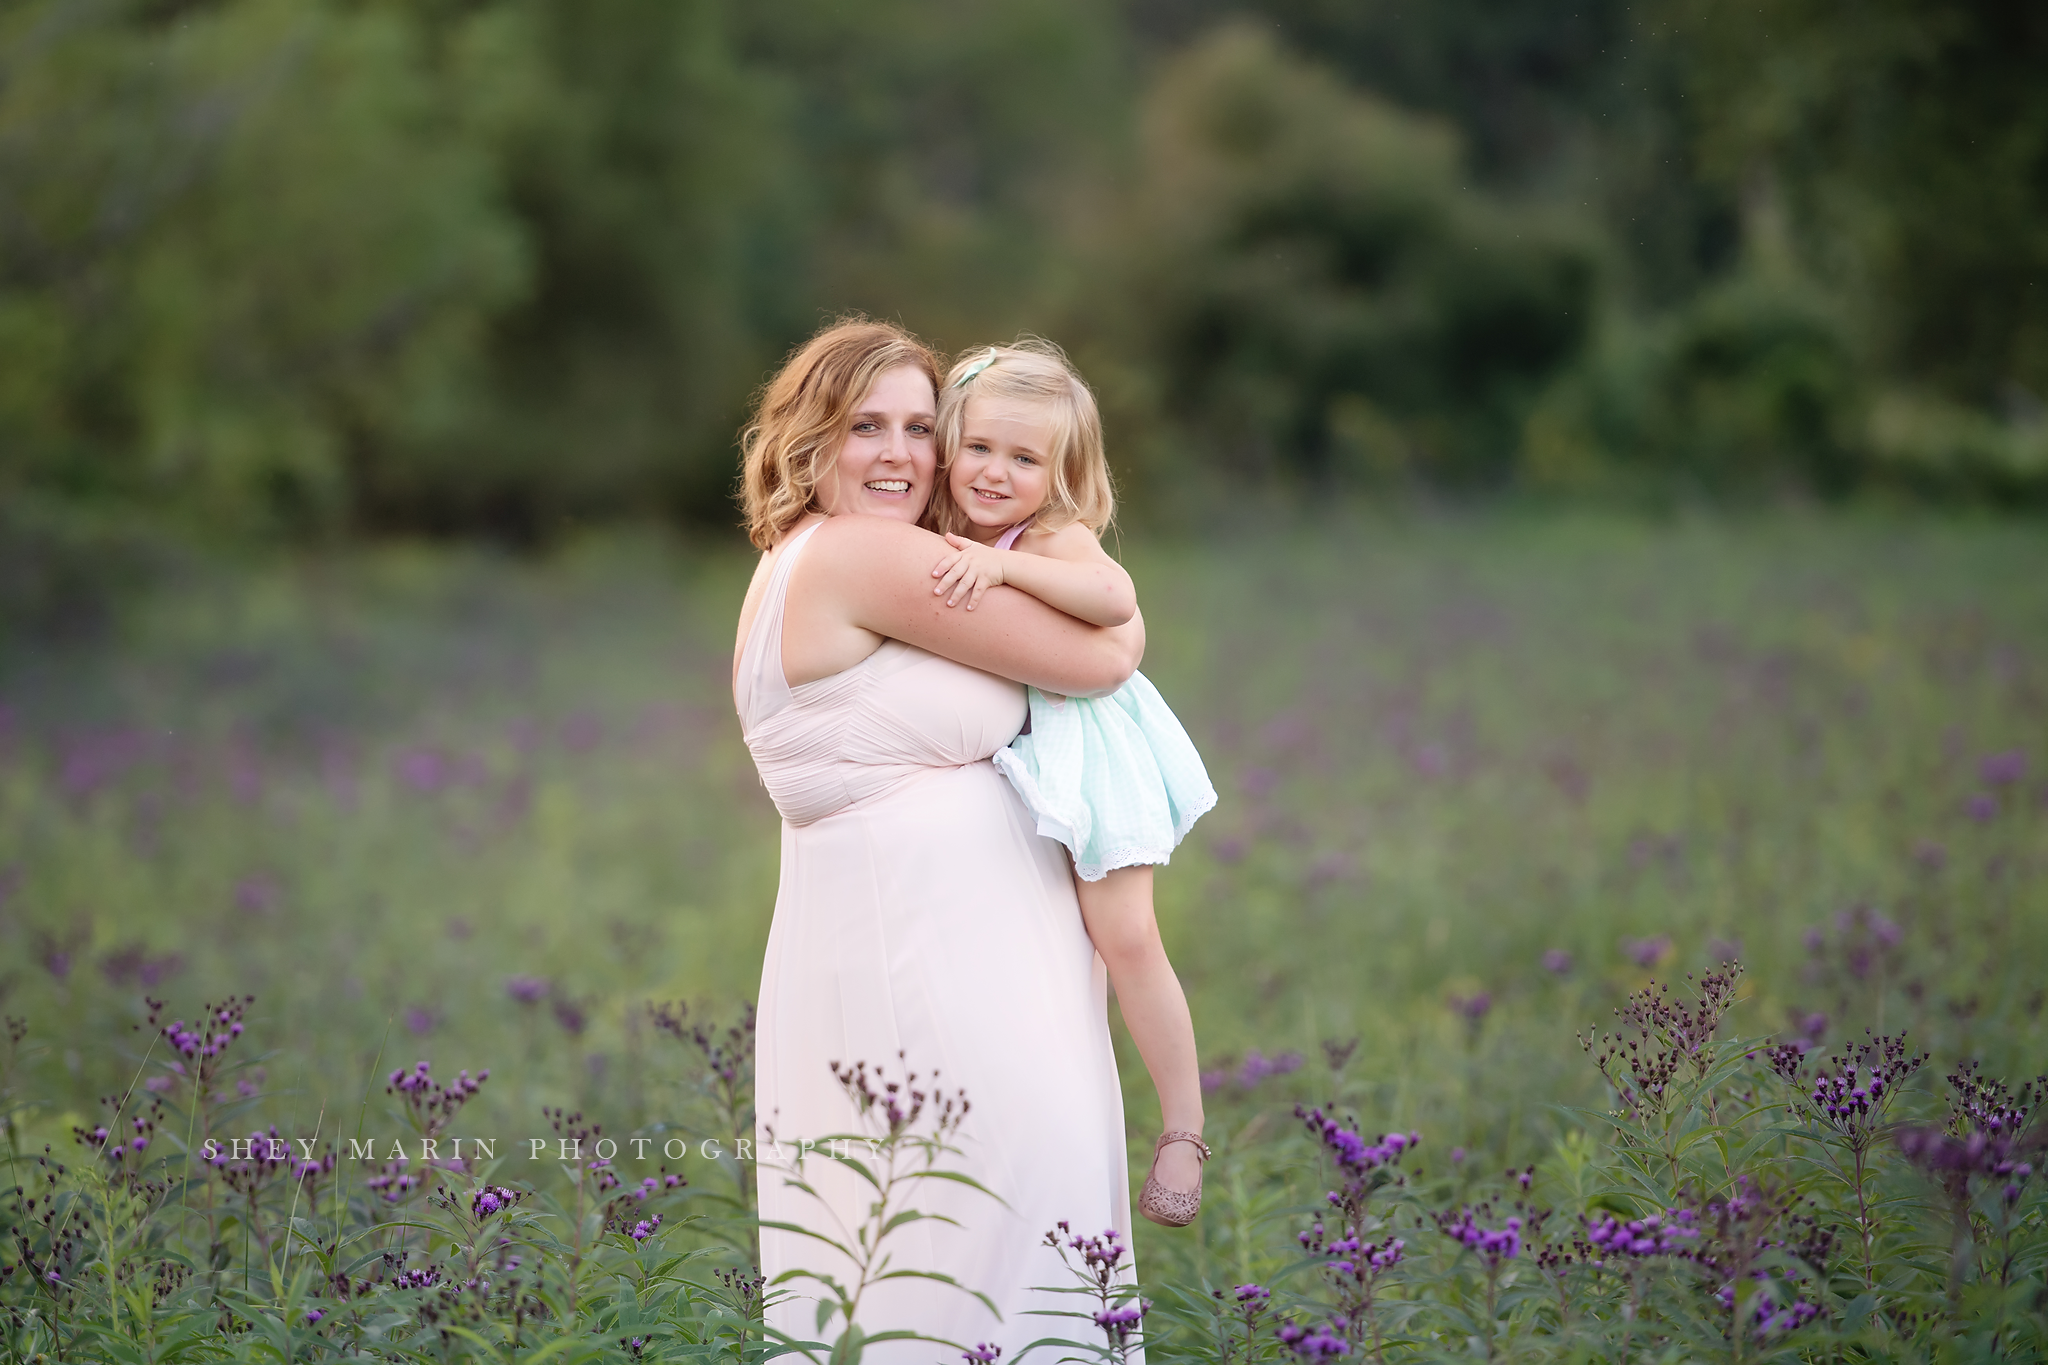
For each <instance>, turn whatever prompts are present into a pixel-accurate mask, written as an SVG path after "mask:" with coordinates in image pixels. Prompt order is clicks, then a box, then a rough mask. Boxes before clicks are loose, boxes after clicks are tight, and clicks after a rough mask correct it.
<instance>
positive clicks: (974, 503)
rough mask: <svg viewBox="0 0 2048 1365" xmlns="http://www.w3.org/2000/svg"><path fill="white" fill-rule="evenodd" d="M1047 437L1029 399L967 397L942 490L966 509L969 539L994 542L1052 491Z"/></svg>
mask: <svg viewBox="0 0 2048 1365" xmlns="http://www.w3.org/2000/svg"><path fill="white" fill-rule="evenodd" d="M1052 437H1053V433H1052V431H1051V430H1050V429H1049V428H1048V426H1047V424H1046V421H1045V416H1044V413H1043V412H1042V411H1040V410H1039V409H1036V408H1034V407H1032V406H1030V405H1028V404H1023V403H1013V402H1005V401H1003V400H1000V399H996V400H984V399H981V398H970V399H968V400H967V411H966V413H965V415H964V418H963V420H962V423H961V432H960V447H959V451H958V453H957V454H956V455H955V456H954V457H953V467H952V469H950V470H949V471H948V474H947V485H948V487H947V491H948V492H950V493H951V494H952V497H953V501H954V503H955V504H956V505H957V506H958V507H959V508H960V510H961V511H962V512H964V513H966V515H967V520H968V521H969V522H970V523H971V525H972V530H971V531H970V532H969V534H970V536H971V537H972V538H973V539H975V540H978V541H980V542H981V543H982V544H984V545H990V544H994V543H995V541H996V540H997V539H998V538H1000V537H1001V535H1002V533H1003V532H1004V531H1006V530H1008V529H1009V528H1010V527H1012V526H1015V525H1016V524H1017V523H1018V522H1020V521H1024V520H1027V519H1029V518H1030V517H1033V516H1036V515H1037V514H1038V511H1039V509H1041V508H1043V507H1044V506H1045V501H1046V497H1047V495H1048V494H1049V493H1050V492H1051V471H1050V469H1049V467H1048V465H1047V455H1046V451H1048V450H1049V449H1051V446H1052Z"/></svg>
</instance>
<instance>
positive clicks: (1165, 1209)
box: [1138, 1133, 1209, 1228]
mask: <svg viewBox="0 0 2048 1365" xmlns="http://www.w3.org/2000/svg"><path fill="white" fill-rule="evenodd" d="M1169 1142H1192V1143H1194V1144H1195V1150H1196V1151H1198V1152H1200V1153H1201V1154H1202V1160H1203V1161H1207V1160H1208V1159H1209V1144H1208V1143H1206V1142H1204V1141H1202V1138H1201V1135H1200V1134H1198V1133H1161V1134H1160V1135H1159V1141H1158V1142H1157V1143H1155V1144H1154V1145H1153V1148H1152V1169H1151V1170H1148V1171H1147V1172H1145V1191H1144V1193H1142V1194H1140V1195H1139V1196H1138V1212H1139V1213H1142V1214H1144V1215H1145V1216H1146V1217H1147V1218H1149V1219H1151V1220H1152V1221H1153V1222H1155V1223H1157V1224H1159V1225H1160V1226H1161V1227H1168V1228H1184V1227H1186V1226H1187V1225H1188V1224H1190V1223H1192V1222H1194V1221H1195V1215H1196V1214H1198V1213H1200V1212H1201V1211H1202V1182H1201V1177H1199V1176H1197V1177H1196V1178H1195V1187H1194V1188H1193V1189H1192V1190H1169V1189H1167V1188H1166V1186H1164V1185H1162V1184H1160V1183H1159V1178H1158V1176H1156V1175H1155V1174H1153V1172H1155V1171H1157V1170H1158V1169H1159V1154H1160V1153H1161V1152H1163V1151H1165V1150H1166V1144H1168V1143H1169Z"/></svg>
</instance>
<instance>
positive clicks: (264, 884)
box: [235, 872, 280, 915]
mask: <svg viewBox="0 0 2048 1365" xmlns="http://www.w3.org/2000/svg"><path fill="white" fill-rule="evenodd" d="M279 896H280V891H279V887H278V884H277V878H275V877H273V876H271V875H270V874H269V873H267V872H257V873H252V874H251V875H249V876H247V877H244V878H242V880H240V881H239V882H236V883H235V908H236V909H237V910H240V911H241V912H242V913H243V914H246V915H267V914H269V913H271V912H272V911H273V910H275V909H277V902H278V899H279Z"/></svg>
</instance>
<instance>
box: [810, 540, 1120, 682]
mask: <svg viewBox="0 0 2048 1365" xmlns="http://www.w3.org/2000/svg"><path fill="white" fill-rule="evenodd" d="M945 548H946V546H945V542H944V541H942V540H941V539H940V538H939V537H937V536H935V535H933V534H932V533H931V532H929V531H923V530H919V529H918V528H916V527H914V526H906V525H904V524H903V523H901V522H896V521H890V520H888V519H886V518H882V517H860V516H845V517H833V518H832V519H831V520H830V521H828V522H827V523H826V524H825V525H824V526H822V527H820V528H819V530H818V532H817V534H815V535H814V536H812V537H811V541H810V543H809V545H808V546H807V547H806V548H805V550H804V553H803V558H802V559H801V560H800V561H799V562H798V564H797V566H796V568H795V570H794V572H793V575H792V581H791V583H790V608H789V614H788V617H787V620H788V626H786V627H785V629H786V630H787V631H789V632H790V633H789V634H787V635H785V644H784V652H783V658H784V663H785V667H786V669H787V671H788V673H789V676H790V677H791V678H792V679H793V680H795V679H800V678H816V677H824V676H827V675H828V674H831V673H835V672H838V671H839V670H841V669H844V668H850V667H852V666H853V665H854V664H855V663H858V662H859V661H860V660H861V659H863V658H865V657H867V655H868V654H871V653H873V652H874V649H875V647H876V646H875V644H874V642H873V636H876V635H880V636H887V637H889V638H890V639H895V640H901V641H903V642H904V643H905V644H912V645H916V646H917V647H918V648H920V649H928V650H930V651H931V652H932V653H934V654H938V655H941V656H943V657H945V658H948V659H952V660H953V661H954V662H956V663H963V664H966V665H968V666H969V667H970V668H979V669H984V670H986V671H987V672H990V673H994V674H996V675H998V676H1000V677H1005V678H1013V679H1015V680H1016V681H1018V682H1021V683H1029V684H1030V685H1032V686H1033V687H1037V688H1040V689H1042V690H1044V691H1047V692H1059V693H1064V694H1066V695H1068V696H1076V697H1098V696H1106V695H1108V694H1109V693H1111V692H1114V691H1115V690H1116V689H1117V688H1119V687H1121V686H1123V684H1124V682H1125V680H1126V679H1128V678H1129V677H1130V676H1131V674H1132V673H1133V672H1135V671H1136V669H1137V667H1138V663H1139V661H1140V660H1141V659H1143V658H1144V655H1145V624H1144V620H1143V619H1142V618H1141V617H1137V616H1135V615H1134V616H1133V617H1132V619H1131V620H1130V621H1129V622H1127V623H1126V624H1124V625H1121V626H1116V627H1104V626H1094V625H1089V624H1087V623H1086V622H1083V621H1079V620H1076V619H1075V618H1074V617H1072V616H1069V615H1067V614H1066V613H1065V612H1062V611H1058V610H1056V609H1055V608H1053V607H1049V606H1047V605H1046V604H1045V603H1043V602H1041V601H1038V600H1037V599H1036V598H1034V597H1031V596H1030V595H1028V594H1026V593H1023V592H1019V591H1017V590H1016V589H1014V588H1007V589H1006V588H997V589H994V590H992V591H991V592H990V593H989V594H988V596H987V597H985V598H984V599H983V600H982V602H981V606H980V608H979V610H977V611H974V612H972V613H968V612H963V611H958V610H955V609H951V608H948V607H947V606H946V604H945V599H944V598H941V597H935V596H933V595H932V590H931V581H932V579H931V565H932V563H933V561H934V560H936V559H937V558H938V556H939V555H940V554H941V553H942V552H944V550H945Z"/></svg>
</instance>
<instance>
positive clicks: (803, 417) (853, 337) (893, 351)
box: [740, 317, 939, 550]
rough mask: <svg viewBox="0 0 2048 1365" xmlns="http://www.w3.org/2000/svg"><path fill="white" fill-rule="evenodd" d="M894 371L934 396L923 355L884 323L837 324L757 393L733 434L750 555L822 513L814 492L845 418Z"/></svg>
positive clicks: (930, 356)
mask: <svg viewBox="0 0 2048 1365" xmlns="http://www.w3.org/2000/svg"><path fill="white" fill-rule="evenodd" d="M899 365H909V366H912V367H913V368H915V369H917V370H918V371H919V372H920V373H922V374H923V375H924V377H925V378H927V379H929V380H930V381H931V383H932V387H933V388H934V389H937V388H938V386H939V358H938V355H937V354H936V353H935V352H933V350H932V348H931V347H929V346H927V345H925V344H924V343H923V342H922V341H919V340H918V339H917V338H916V337H914V336H912V335H911V334H910V333H909V332H907V331H905V330H904V329H903V328H901V327H898V326H897V325H896V324H894V323H892V322H874V321H871V320H869V319H867V318H864V317H844V318H841V319H839V320H838V321H837V322H835V323H833V324H832V325H831V326H829V327H827V328H825V329H824V330H823V331H821V332H819V333H818V334H817V335H816V336H814V337H812V338H811V339H810V340H809V341H806V342H805V343H804V344H803V345H801V346H799V347H798V348H797V349H796V350H795V352H793V353H792V354H791V355H790V357H789V359H788V360H786V361H784V362H783V365H782V368H781V369H780V370H778V371H776V373H775V377H774V378H773V379H771V380H769V381H768V382H767V384H765V385H764V386H762V389H761V391H760V393H759V394H757V395H756V396H755V399H754V410H753V412H752V414H751V415H750V417H749V420H748V422H747V425H746V428H745V429H744V430H743V431H741V433H740V452H741V455H742V464H741V473H740V505H741V507H742V509H743V510H744V511H745V512H746V517H747V537H748V539H750V540H752V541H753V542H754V544H755V545H756V546H757V547H759V548H760V549H763V550H767V549H771V548H773V547H774V545H775V543H776V542H777V541H778V540H781V539H782V537H783V535H784V534H785V533H786V532H787V531H788V530H789V528H790V527H792V526H794V525H796V523H797V522H799V521H801V520H803V518H804V517H805V516H807V515H808V514H810V513H812V512H818V511H823V510H824V509H823V508H822V507H820V506H819V505H818V486H819V485H820V484H822V483H824V481H825V480H826V479H828V478H830V477H831V476H832V471H833V468H834V467H835V466H836V465H837V463H838V459H839V451H840V449H841V447H842V446H844V445H845V443H846V422H847V418H849V417H850V416H852V414H853V412H854V411H855V409H857V408H858V407H859V406H860V404H861V402H862V400H864V399H865V398H866V397H867V396H868V394H869V393H870V392H871V391H872V390H873V389H874V387H875V381H876V380H877V379H880V378H881V377H882V376H883V375H884V374H886V373H888V372H889V371H890V370H893V369H895V368H896V367H897V366H899Z"/></svg>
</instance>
